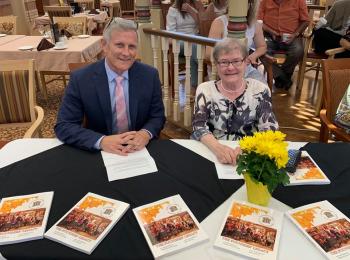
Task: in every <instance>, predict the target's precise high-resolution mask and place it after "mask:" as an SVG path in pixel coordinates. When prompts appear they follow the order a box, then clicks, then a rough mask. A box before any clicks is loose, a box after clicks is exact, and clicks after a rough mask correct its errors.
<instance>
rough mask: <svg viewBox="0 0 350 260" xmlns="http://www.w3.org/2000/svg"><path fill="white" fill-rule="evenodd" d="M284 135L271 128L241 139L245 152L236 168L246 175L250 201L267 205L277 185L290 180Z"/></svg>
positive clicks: (240, 143) (239, 158)
mask: <svg viewBox="0 0 350 260" xmlns="http://www.w3.org/2000/svg"><path fill="white" fill-rule="evenodd" d="M285 136H286V135H285V134H283V133H282V132H280V131H271V130H268V131H265V132H256V133H254V135H253V136H246V137H243V139H242V140H240V141H239V145H240V147H241V150H242V154H241V155H239V157H238V160H237V172H238V174H243V175H244V179H245V182H246V186H247V194H248V201H250V202H252V203H255V204H259V205H263V206H266V205H267V204H268V202H269V199H270V197H271V194H272V192H273V191H274V190H275V189H276V187H277V186H278V185H279V184H288V183H289V177H288V175H287V172H286V170H285V166H286V164H287V162H288V151H287V145H288V144H287V142H285V141H284V139H285Z"/></svg>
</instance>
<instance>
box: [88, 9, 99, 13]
mask: <svg viewBox="0 0 350 260" xmlns="http://www.w3.org/2000/svg"><path fill="white" fill-rule="evenodd" d="M89 14H99V12H98V11H96V9H92V10H91V11H90V12H89Z"/></svg>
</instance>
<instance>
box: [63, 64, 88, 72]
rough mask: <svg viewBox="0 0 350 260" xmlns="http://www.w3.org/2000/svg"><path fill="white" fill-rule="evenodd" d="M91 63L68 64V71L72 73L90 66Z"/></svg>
mask: <svg viewBox="0 0 350 260" xmlns="http://www.w3.org/2000/svg"><path fill="white" fill-rule="evenodd" d="M92 63H93V62H76V63H68V68H69V71H70V72H72V71H74V70H77V69H80V68H83V67H85V66H87V65H90V64H92Z"/></svg>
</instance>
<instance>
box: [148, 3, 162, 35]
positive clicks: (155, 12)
mask: <svg viewBox="0 0 350 260" xmlns="http://www.w3.org/2000/svg"><path fill="white" fill-rule="evenodd" d="M151 21H152V24H153V28H156V29H160V28H164V27H163V26H165V25H163V24H162V23H163V19H162V11H161V9H160V0H151Z"/></svg>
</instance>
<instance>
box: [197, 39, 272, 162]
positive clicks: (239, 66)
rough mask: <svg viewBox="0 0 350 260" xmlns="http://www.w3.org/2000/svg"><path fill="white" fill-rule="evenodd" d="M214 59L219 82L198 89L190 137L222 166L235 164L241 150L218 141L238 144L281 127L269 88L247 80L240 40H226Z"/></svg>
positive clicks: (245, 51) (244, 49)
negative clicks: (237, 141)
mask: <svg viewBox="0 0 350 260" xmlns="http://www.w3.org/2000/svg"><path fill="white" fill-rule="evenodd" d="M213 57H214V61H215V66H216V68H217V72H218V76H219V77H220V80H218V81H208V82H204V83H202V84H200V85H199V86H198V88H197V92H196V98H195V109H194V117H193V121H192V128H193V132H192V135H191V137H192V138H193V139H195V140H198V141H201V142H202V143H204V144H205V145H206V146H207V147H208V148H209V149H210V150H211V151H212V152H213V153H214V154H215V155H216V157H217V158H218V160H219V161H220V162H221V163H226V164H235V163H236V157H237V155H238V154H239V152H240V150H239V149H238V148H237V149H232V148H230V147H228V146H225V145H223V144H220V143H219V142H218V139H223V140H239V139H241V138H242V137H244V136H246V135H253V133H254V132H257V131H265V130H277V129H278V123H277V120H276V117H275V115H274V113H273V111H272V104H271V92H270V89H269V88H268V86H267V85H266V84H263V83H261V82H260V81H258V80H255V79H252V78H246V79H244V74H245V70H246V67H247V64H248V61H247V58H248V52H247V49H246V47H245V46H244V45H243V44H242V43H241V42H240V41H239V40H236V39H231V38H225V39H224V40H223V41H220V42H218V43H217V44H216V45H215V47H214V50H213Z"/></svg>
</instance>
